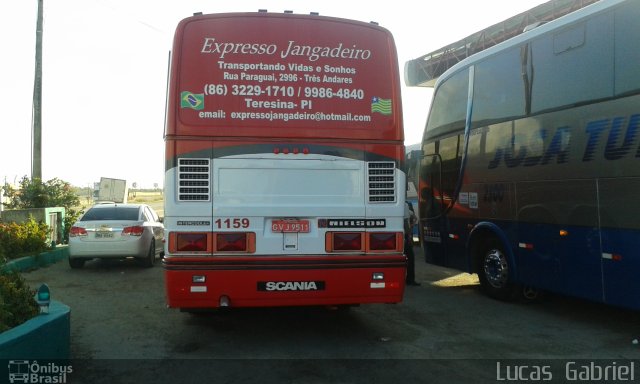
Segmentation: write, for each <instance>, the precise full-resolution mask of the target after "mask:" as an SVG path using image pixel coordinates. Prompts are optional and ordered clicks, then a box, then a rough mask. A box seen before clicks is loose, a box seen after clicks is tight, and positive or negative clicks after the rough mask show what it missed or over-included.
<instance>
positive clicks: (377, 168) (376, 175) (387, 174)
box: [367, 161, 396, 203]
mask: <svg viewBox="0 0 640 384" xmlns="http://www.w3.org/2000/svg"><path fill="white" fill-rule="evenodd" d="M367 199H368V201H369V202H370V203H395V202H396V164H395V163H394V162H392V161H384V162H371V163H367Z"/></svg>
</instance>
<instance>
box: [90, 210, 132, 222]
mask: <svg viewBox="0 0 640 384" xmlns="http://www.w3.org/2000/svg"><path fill="white" fill-rule="evenodd" d="M94 220H132V221H135V220H138V208H137V207H109V208H91V209H89V210H88V211H87V213H85V215H84V216H83V217H82V219H81V220H80V221H94Z"/></svg>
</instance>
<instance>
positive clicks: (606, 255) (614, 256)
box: [602, 253, 622, 261]
mask: <svg viewBox="0 0 640 384" xmlns="http://www.w3.org/2000/svg"><path fill="white" fill-rule="evenodd" d="M602 258H603V259H607V260H613V261H622V255H617V254H615V253H603V254H602Z"/></svg>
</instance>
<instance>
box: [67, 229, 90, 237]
mask: <svg viewBox="0 0 640 384" xmlns="http://www.w3.org/2000/svg"><path fill="white" fill-rule="evenodd" d="M76 236H79V237H84V236H87V230H86V229H84V228H82V227H71V230H70V231H69V237H76Z"/></svg>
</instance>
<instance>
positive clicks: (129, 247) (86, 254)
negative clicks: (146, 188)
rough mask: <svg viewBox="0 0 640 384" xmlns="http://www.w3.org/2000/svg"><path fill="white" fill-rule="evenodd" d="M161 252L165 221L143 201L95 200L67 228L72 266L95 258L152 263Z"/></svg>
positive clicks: (149, 264) (147, 265)
mask: <svg viewBox="0 0 640 384" xmlns="http://www.w3.org/2000/svg"><path fill="white" fill-rule="evenodd" d="M163 253H164V225H163V224H162V221H161V220H160V218H159V217H158V214H157V213H156V212H155V211H154V210H153V209H152V208H151V207H150V206H148V205H146V204H118V203H99V204H96V205H94V206H92V207H91V208H89V210H87V212H85V213H84V214H83V215H82V216H81V217H80V219H79V220H78V221H77V222H76V223H75V224H74V225H73V227H71V230H70V231H69V265H70V266H71V268H82V267H83V266H84V263H85V261H87V260H91V259H94V258H101V259H102V258H104V259H107V258H126V257H134V258H136V259H137V260H138V261H140V263H141V264H142V265H143V266H145V267H152V266H153V264H154V263H155V260H156V257H157V256H162V255H163Z"/></svg>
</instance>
